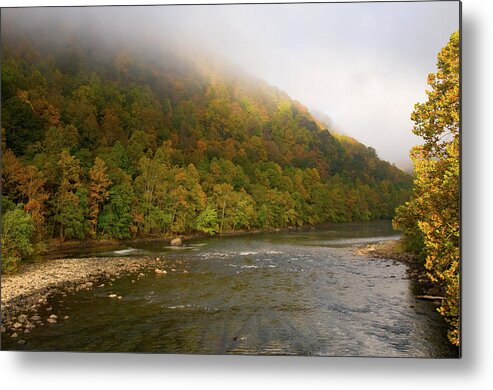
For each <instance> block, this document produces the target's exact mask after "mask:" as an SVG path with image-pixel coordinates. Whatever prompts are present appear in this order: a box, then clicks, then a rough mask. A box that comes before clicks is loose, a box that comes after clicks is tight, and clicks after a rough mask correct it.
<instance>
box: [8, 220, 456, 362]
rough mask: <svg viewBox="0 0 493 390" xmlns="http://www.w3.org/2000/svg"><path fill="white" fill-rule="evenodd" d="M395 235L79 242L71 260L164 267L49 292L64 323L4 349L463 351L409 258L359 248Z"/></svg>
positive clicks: (376, 225) (375, 230)
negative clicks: (422, 295) (422, 291)
mask: <svg viewBox="0 0 493 390" xmlns="http://www.w3.org/2000/svg"><path fill="white" fill-rule="evenodd" d="M398 237H399V236H398V235H397V233H396V232H394V231H393V230H392V228H391V225H390V223H388V222H372V223H355V224H341V225H332V226H331V227H330V228H325V229H323V230H313V231H304V232H299V231H292V232H278V233H261V234H254V235H242V236H232V237H212V238H204V239H197V240H190V241H187V242H185V246H183V247H180V248H172V247H169V246H167V244H163V243H159V242H153V243H139V244H134V245H132V244H126V245H122V246H118V247H111V248H92V249H90V250H87V251H84V250H78V251H77V253H71V254H70V256H74V257H78V258H80V257H84V256H87V257H98V256H99V257H101V258H109V257H112V256H113V257H116V258H118V259H128V260H129V261H130V260H131V259H134V258H136V257H140V258H144V257H146V258H152V259H155V258H156V257H159V258H162V259H165V262H163V265H162V267H160V271H165V273H156V272H155V264H154V263H153V264H152V266H149V267H147V268H144V269H142V270H141V269H139V273H138V274H137V273H128V274H125V275H123V276H122V277H120V278H119V279H114V280H111V279H108V280H107V281H106V282H104V281H102V282H101V281H98V285H97V286H96V285H95V286H94V288H91V289H82V290H80V291H75V292H72V293H69V294H67V293H63V294H62V293H60V294H55V295H53V296H51V297H50V298H49V302H47V306H49V308H50V310H51V311H52V312H53V313H57V318H59V319H61V318H64V320H63V321H61V320H60V321H57V322H56V323H52V324H50V323H46V324H43V326H37V327H36V328H35V329H32V330H30V332H29V333H28V334H24V335H22V338H23V340H25V343H24V344H22V345H21V344H18V343H17V341H16V340H15V339H12V338H9V337H2V349H7V350H36V351H101V352H103V351H104V352H109V351H113V352H155V353H201V354H261V355H315V356H390V357H448V358H451V357H458V350H457V349H456V348H454V347H452V346H451V345H450V344H449V343H448V341H447V338H446V325H445V323H444V321H443V320H442V318H441V317H440V316H439V315H438V313H437V312H436V306H435V305H434V304H433V303H432V302H424V301H419V300H417V299H416V298H415V295H414V293H413V291H414V286H413V283H412V281H411V280H410V279H409V278H408V276H407V274H406V265H405V264H402V263H399V262H396V261H394V260H391V259H382V258H379V259H372V258H367V257H361V256H357V255H356V254H355V253H354V252H355V251H354V249H355V248H356V247H358V246H361V245H365V244H369V243H374V242H378V241H382V240H389V239H398ZM47 261H50V260H47ZM74 261H77V260H74ZM98 286H100V287H98ZM111 296H113V298H111ZM115 296H116V297H121V298H120V299H114V297H115ZM44 314H47V313H44Z"/></svg>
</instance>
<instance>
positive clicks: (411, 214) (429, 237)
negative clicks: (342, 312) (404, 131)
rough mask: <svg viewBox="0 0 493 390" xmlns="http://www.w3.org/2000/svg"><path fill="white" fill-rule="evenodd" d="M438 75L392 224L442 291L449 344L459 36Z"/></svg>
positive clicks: (417, 112) (454, 276)
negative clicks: (404, 197)
mask: <svg viewBox="0 0 493 390" xmlns="http://www.w3.org/2000/svg"><path fill="white" fill-rule="evenodd" d="M437 68H438V71H437V73H432V74H430V75H429V76H428V84H429V86H430V87H431V89H430V90H429V91H427V95H428V100H427V101H426V102H425V103H418V104H416V106H415V109H414V112H413V113H412V116H411V118H412V120H413V121H414V123H415V125H414V129H413V132H414V133H415V134H417V135H419V136H421V137H422V138H423V141H424V142H423V144H422V145H419V146H416V147H414V148H413V149H412V151H411V157H412V159H413V161H414V171H415V180H414V189H413V190H414V193H413V196H412V199H411V200H410V201H409V202H407V203H406V204H404V205H403V206H401V207H399V208H398V209H397V215H396V217H395V219H394V225H395V226H396V227H397V228H400V229H402V230H404V233H405V235H406V240H407V242H408V244H409V243H414V245H411V246H412V247H413V249H414V250H415V251H417V252H418V253H423V254H424V258H425V259H424V260H425V267H426V269H427V270H428V271H429V277H430V279H431V280H432V281H433V282H435V283H437V284H439V285H440V286H443V289H444V294H445V297H444V298H445V299H444V300H443V301H442V305H441V307H440V309H439V311H440V313H441V314H442V315H443V316H444V317H445V318H446V320H447V321H448V322H449V324H450V331H449V339H450V341H451V342H452V343H453V344H454V345H459V344H460V326H459V325H460V324H459V318H460V311H459V308H460V302H459V298H460V238H459V233H460V218H459V217H460V209H459V207H460V201H459V195H460V146H459V145H460V127H459V124H460V117H459V114H460V101H459V95H460V94H459V34H458V33H454V34H452V36H451V37H450V41H449V43H448V44H447V45H446V46H445V47H444V48H443V49H442V50H441V51H440V53H439V54H438V63H437Z"/></svg>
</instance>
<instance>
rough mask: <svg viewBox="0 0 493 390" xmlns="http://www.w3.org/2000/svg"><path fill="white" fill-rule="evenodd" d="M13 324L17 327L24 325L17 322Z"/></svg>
mask: <svg viewBox="0 0 493 390" xmlns="http://www.w3.org/2000/svg"><path fill="white" fill-rule="evenodd" d="M13 326H14V328H15V329H19V328H20V327H22V324H20V323H18V322H16V323H15V324H14V325H13Z"/></svg>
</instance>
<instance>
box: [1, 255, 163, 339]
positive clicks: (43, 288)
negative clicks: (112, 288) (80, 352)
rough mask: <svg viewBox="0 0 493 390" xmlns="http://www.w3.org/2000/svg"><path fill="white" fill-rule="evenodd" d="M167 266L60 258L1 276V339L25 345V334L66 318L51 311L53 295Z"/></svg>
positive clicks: (139, 261) (156, 262)
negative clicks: (7, 338)
mask: <svg viewBox="0 0 493 390" xmlns="http://www.w3.org/2000/svg"><path fill="white" fill-rule="evenodd" d="M165 265H166V260H165V259H161V258H159V257H157V258H150V257H140V258H112V257H108V258H84V259H59V260H49V261H44V262H41V263H36V264H29V265H26V266H25V267H24V268H23V269H22V271H21V272H19V273H18V274H14V275H2V286H1V287H2V290H1V312H2V325H1V332H2V337H11V338H15V339H17V340H18V343H19V344H23V343H24V342H25V341H24V339H23V335H24V334H26V333H29V332H30V331H31V330H32V329H34V328H35V327H37V326H44V325H46V324H53V323H56V322H58V321H61V320H63V319H67V318H59V317H58V316H57V314H56V313H53V312H52V310H53V309H52V307H51V306H50V305H49V298H50V297H51V296H52V295H54V294H61V295H62V296H66V295H67V294H70V293H73V292H77V291H80V290H90V289H92V288H97V287H99V286H102V285H103V284H102V282H105V283H110V284H111V282H112V281H114V280H115V279H117V278H120V277H122V276H124V275H128V274H132V273H135V274H137V275H136V278H137V279H138V278H141V277H144V276H145V274H144V273H142V272H143V271H144V270H152V269H156V272H157V271H159V270H160V268H159V267H164V266H165ZM109 298H118V296H115V297H111V296H110V297H109Z"/></svg>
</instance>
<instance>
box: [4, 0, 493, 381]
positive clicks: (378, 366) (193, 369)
mask: <svg viewBox="0 0 493 390" xmlns="http://www.w3.org/2000/svg"><path fill="white" fill-rule="evenodd" d="M215 2H217V3H222V2H228V1H215ZM229 2H231V1H229ZM242 2H249V1H242ZM250 2H258V1H250ZM166 3H173V2H172V1H165V0H163V1H151V0H148V1H138V0H131V1H121V0H120V1H105V2H98V1H83V0H79V1H41V2H39V1H38V2H36V1H27V0H1V1H0V5H1V6H2V7H6V6H33V5H101V4H107V5H111V4H119V5H124V4H128V5H131V4H166ZM180 3H182V4H185V3H207V1H200V0H194V1H186V0H182V1H180ZM492 3H493V2H491V1H488V0H464V1H463V239H464V241H463V248H464V252H463V255H464V256H463V278H464V279H463V282H464V283H463V286H464V307H463V320H464V335H463V342H464V343H463V344H464V345H463V358H462V359H461V360H418V359H362V358H298V357H293V358H292V357H238V356H210V357H207V356H193V355H190V356H187V355H139V354H89V353H15V352H0V372H1V374H0V382H1V385H2V388H4V389H11V388H15V389H17V388H21V389H30V388H32V389H45V388H46V389H48V388H50V389H53V388H70V389H76V390H77V389H89V388H91V389H92V388H96V389H100V388H106V389H108V388H109V389H111V388H115V389H121V390H123V389H132V390H135V389H147V388H154V387H162V388H174V387H175V388H179V389H192V388H193V389H195V388H204V387H205V388H209V387H210V388H214V389H231V388H239V389H252V388H253V389H255V388H257V387H261V388H264V387H269V388H272V389H274V388H280V387H282V388H284V389H300V388H301V389H315V388H329V387H332V388H336V389H339V388H342V387H344V388H349V389H365V390H367V389H378V390H384V389H412V390H416V389H433V390H437V389H447V390H450V389H464V390H465V389H484V388H491V387H490V386H491V384H492V383H493V375H492V371H493V365H492V364H491V361H492V359H491V357H490V356H491V354H492V353H493V345H492V340H493V320H492V311H493V304H492V301H491V299H492V298H493V294H492V288H491V286H492V285H493V281H492V278H493V256H492V255H491V253H492V249H491V245H490V242H491V241H492V240H491V234H490V233H491V232H492V229H491V221H493V215H492V205H493V196H492V195H493V194H492V191H491V189H492V179H493V175H492V169H493V164H492V157H493V152H492V150H491V149H492V148H493V142H492V138H493V130H492V129H491V122H492V115H491V111H492V110H491V106H492V104H493V101H492V98H491V91H492V90H493V85H492V72H493V71H492V70H493V61H492V58H493V51H492V50H491V42H492V41H493V35H492V29H493V21H492V20H491V19H490V18H491V15H493V14H492V13H491V10H492V8H493V7H492V6H491V4H492Z"/></svg>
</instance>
